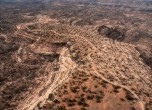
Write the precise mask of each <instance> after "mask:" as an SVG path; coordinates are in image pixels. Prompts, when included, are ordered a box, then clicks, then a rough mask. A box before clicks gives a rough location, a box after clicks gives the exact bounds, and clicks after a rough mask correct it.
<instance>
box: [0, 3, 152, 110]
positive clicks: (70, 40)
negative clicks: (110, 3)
mask: <svg viewBox="0 0 152 110" xmlns="http://www.w3.org/2000/svg"><path fill="white" fill-rule="evenodd" d="M36 3H37V5H36V6H37V7H36V8H35V7H32V9H27V10H26V11H27V12H28V13H27V12H26V11H25V7H24V8H22V9H21V8H20V5H19V6H18V7H17V8H19V9H21V10H20V11H21V12H20V13H19V14H17V16H16V19H15V18H11V17H14V14H11V13H10V14H8V13H9V12H7V13H2V10H4V9H1V11H0V12H1V13H2V16H1V23H2V24H1V25H0V47H1V48H0V96H1V97H0V110H101V109H103V110H151V108H152V95H151V94H152V88H151V84H152V71H151V41H150V40H151V30H150V28H149V27H150V25H149V24H148V23H147V22H146V21H144V20H145V19H146V20H148V19H150V17H149V16H151V15H150V14H147V16H145V17H143V18H142V19H144V20H143V22H142V23H141V24H140V22H141V21H140V20H139V21H136V20H137V18H136V19H135V18H129V17H130V15H131V12H128V15H126V16H128V18H126V19H131V20H133V21H134V22H135V23H136V24H132V25H131V24H130V22H126V21H127V20H126V19H124V20H122V21H121V20H120V21H118V19H119V17H122V15H121V14H122V13H121V11H120V12H119V14H120V15H118V16H117V19H116V16H113V17H114V18H112V17H109V16H110V13H111V14H112V15H114V12H112V11H111V12H109V13H108V14H106V12H104V11H105V10H106V9H107V10H110V9H109V8H107V7H102V6H99V5H97V6H99V7H95V6H94V4H87V2H84V3H82V2H78V3H77V4H75V5H74V6H73V7H72V5H71V4H72V3H73V2H72V3H71V2H64V3H62V2H59V1H55V2H53V1H51V2H49V3H50V4H47V6H49V5H51V6H52V7H51V8H48V10H45V8H46V7H45V8H44V7H43V5H40V4H39V2H36ZM19 4H20V3H19ZM27 4H28V3H27ZM32 5H33V4H32ZM83 5H84V6H85V5H86V6H87V8H88V9H85V8H84V6H83ZM65 6H68V8H70V9H71V11H69V10H68V8H66V7H65ZM29 7H30V4H29ZM38 7H39V8H38ZM113 8H115V7H113ZM12 9H13V10H16V11H15V12H17V11H18V9H16V8H14V7H12ZM61 9H62V10H61ZM99 9H103V10H102V14H103V15H98V14H99V13H101V11H100V10H99ZM9 10H10V9H8V10H7V11H9ZM29 10H30V11H32V12H33V13H30V12H29ZM55 10H56V11H55ZM11 11H12V10H11ZM24 11H25V12H24ZM93 11H95V13H93ZM15 12H14V13H15ZM86 12H87V13H86ZM23 13H24V15H23ZM126 14H127V13H126ZM141 14H142V13H138V14H137V15H138V16H137V17H140V16H141ZM8 15H9V16H8ZM7 16H8V17H7ZM85 16H87V18H86V17H85ZM105 17H107V18H105ZM123 17H124V16H123ZM2 18H5V19H2ZM90 18H92V19H90ZM124 18H125V17H124ZM18 19H19V22H18ZM10 20H11V21H10ZM6 21H7V22H6ZM125 22H126V24H123V23H125ZM11 23H12V24H11ZM135 25H136V26H135ZM142 26H143V27H142ZM148 26H149V27H148ZM138 27H141V28H140V29H139V30H138V31H137V33H134V32H135V31H136V30H137V28H138ZM144 27H145V28H144ZM142 29H145V30H147V31H145V30H144V33H142V32H143V31H142V32H141V30H142ZM141 33H142V34H141ZM145 33H146V34H145ZM133 35H134V36H133ZM143 35H144V37H143ZM131 36H132V37H131ZM147 56H148V57H147ZM145 59H146V60H145ZM147 61H148V63H147Z"/></svg>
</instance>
